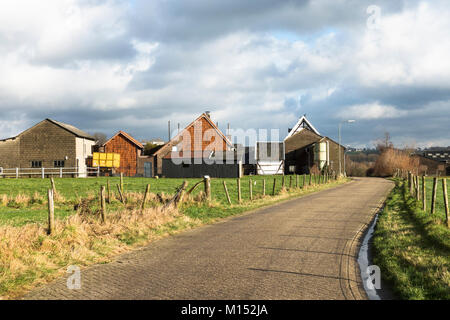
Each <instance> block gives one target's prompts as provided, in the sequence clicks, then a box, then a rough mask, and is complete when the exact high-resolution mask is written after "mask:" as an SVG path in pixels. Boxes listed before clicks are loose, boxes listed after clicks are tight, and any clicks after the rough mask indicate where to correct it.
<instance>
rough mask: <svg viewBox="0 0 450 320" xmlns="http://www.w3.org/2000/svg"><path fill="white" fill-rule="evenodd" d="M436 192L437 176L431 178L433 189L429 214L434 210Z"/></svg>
mask: <svg viewBox="0 0 450 320" xmlns="http://www.w3.org/2000/svg"><path fill="white" fill-rule="evenodd" d="M436 193H437V178H436V177H434V178H433V191H432V194H431V214H434V212H435V211H436Z"/></svg>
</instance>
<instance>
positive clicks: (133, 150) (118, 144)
mask: <svg viewBox="0 0 450 320" xmlns="http://www.w3.org/2000/svg"><path fill="white" fill-rule="evenodd" d="M103 147H104V152H106V153H119V154H120V167H119V168H117V169H116V172H117V173H123V174H124V175H125V176H128V177H133V176H136V174H137V173H138V163H139V158H140V157H141V154H142V152H143V150H144V146H143V145H142V143H140V142H139V141H137V140H136V139H134V138H133V137H132V136H130V135H129V134H128V133H126V132H124V131H119V132H117V133H116V134H115V135H114V136H113V137H112V138H111V139H109V140H108V141H106V142H105V144H104V145H103Z"/></svg>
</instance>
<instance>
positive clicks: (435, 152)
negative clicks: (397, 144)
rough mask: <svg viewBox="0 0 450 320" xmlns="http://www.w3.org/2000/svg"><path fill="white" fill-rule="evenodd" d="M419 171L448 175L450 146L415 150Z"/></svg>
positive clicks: (449, 171) (449, 169)
mask: <svg viewBox="0 0 450 320" xmlns="http://www.w3.org/2000/svg"><path fill="white" fill-rule="evenodd" d="M415 157H417V159H418V161H419V164H420V173H423V174H434V173H436V172H437V173H438V174H445V175H450V147H447V148H438V149H428V150H424V151H421V152H416V153H415Z"/></svg>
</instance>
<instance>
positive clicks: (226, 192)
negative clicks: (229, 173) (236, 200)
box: [223, 180, 231, 205]
mask: <svg viewBox="0 0 450 320" xmlns="http://www.w3.org/2000/svg"><path fill="white" fill-rule="evenodd" d="M223 188H224V189H225V195H226V196H227V201H228V204H230V205H231V199H230V194H229V193H228V188H227V183H226V182H225V180H224V181H223Z"/></svg>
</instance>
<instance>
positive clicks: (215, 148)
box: [153, 112, 242, 178]
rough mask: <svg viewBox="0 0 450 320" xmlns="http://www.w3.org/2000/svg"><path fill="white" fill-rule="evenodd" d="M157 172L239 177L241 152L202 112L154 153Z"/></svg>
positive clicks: (195, 175)
mask: <svg viewBox="0 0 450 320" xmlns="http://www.w3.org/2000/svg"><path fill="white" fill-rule="evenodd" d="M153 155H154V157H155V163H156V168H155V169H156V174H157V175H160V176H163V177H171V178H182V177H185V178H188V177H202V176H204V175H209V176H211V177H222V178H224V177H240V176H241V175H242V161H241V157H242V156H241V155H239V154H238V153H237V152H235V151H234V147H233V145H232V143H231V141H230V140H229V139H228V138H227V137H226V136H225V135H224V134H223V133H222V132H221V131H220V129H219V128H218V127H217V126H216V125H215V124H214V122H213V121H212V120H211V115H210V114H209V112H205V113H203V114H201V115H200V116H199V117H198V118H197V119H195V120H194V121H193V122H191V123H190V124H189V125H188V126H187V127H186V128H184V129H183V130H182V131H181V132H179V133H178V134H177V135H176V136H175V137H174V138H173V139H171V140H170V141H169V142H168V143H166V144H165V145H164V146H163V147H162V148H160V149H159V150H158V151H156V152H155V153H154V154H153Z"/></svg>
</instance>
